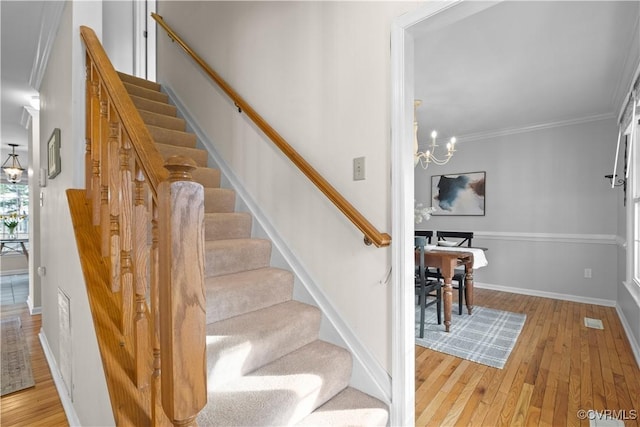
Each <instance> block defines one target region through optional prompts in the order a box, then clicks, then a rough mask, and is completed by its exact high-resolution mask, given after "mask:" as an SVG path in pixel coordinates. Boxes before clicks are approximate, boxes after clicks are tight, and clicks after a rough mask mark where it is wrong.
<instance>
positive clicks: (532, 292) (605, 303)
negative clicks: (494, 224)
mask: <svg viewBox="0 0 640 427" xmlns="http://www.w3.org/2000/svg"><path fill="white" fill-rule="evenodd" d="M473 286H474V287H476V288H481V289H491V290H493V291H501V292H509V293H512V294H521V295H531V296H534V297H543V298H552V299H559V300H563V301H573V302H580V303H583V304H594V305H602V306H605V307H615V306H616V301H615V300H608V299H601V298H588V297H581V296H577V295H569V294H560V293H556V292H547V291H537V290H533V289H525V288H513V287H511V286H501V285H492V284H490V283H480V282H474V283H473Z"/></svg>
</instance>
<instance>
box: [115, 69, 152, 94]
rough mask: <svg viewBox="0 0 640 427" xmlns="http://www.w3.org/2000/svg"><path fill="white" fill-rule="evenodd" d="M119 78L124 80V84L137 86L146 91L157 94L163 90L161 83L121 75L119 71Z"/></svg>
mask: <svg viewBox="0 0 640 427" xmlns="http://www.w3.org/2000/svg"><path fill="white" fill-rule="evenodd" d="M118 76H119V77H120V80H122V81H123V82H126V83H130V84H132V85H135V86H141V87H144V88H146V89H151V90H155V91H156V92H160V91H161V90H162V86H160V83H156V82H152V81H150V80H145V79H142V78H140V77H135V76H132V75H129V74H125V73H121V72H119V71H118Z"/></svg>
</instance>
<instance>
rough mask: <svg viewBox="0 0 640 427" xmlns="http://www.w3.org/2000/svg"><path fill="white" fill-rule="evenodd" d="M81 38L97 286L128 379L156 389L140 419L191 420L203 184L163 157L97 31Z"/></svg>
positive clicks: (199, 403) (199, 392)
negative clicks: (99, 268) (104, 296)
mask: <svg viewBox="0 0 640 427" xmlns="http://www.w3.org/2000/svg"><path fill="white" fill-rule="evenodd" d="M80 35H81V38H82V41H83V42H84V44H85V47H86V49H85V50H86V69H87V70H86V109H87V111H86V121H87V122H86V138H87V143H86V153H85V162H86V165H85V167H86V171H85V179H86V197H87V200H88V202H89V203H90V205H91V209H90V210H91V216H92V221H91V224H92V225H93V226H95V227H96V231H97V233H95V234H98V235H99V237H100V238H99V240H100V241H97V242H92V243H94V245H93V247H94V248H99V252H100V255H101V256H102V258H103V260H104V264H105V266H106V268H105V269H103V270H104V271H107V274H105V275H106V276H108V277H103V278H100V279H101V280H100V281H99V282H102V283H108V285H109V288H110V290H111V291H112V292H113V293H114V301H117V307H118V309H119V310H118V312H117V313H115V312H114V313H112V314H113V315H114V316H115V320H117V321H118V327H119V332H120V333H121V334H122V338H123V339H124V340H129V342H132V343H133V347H131V348H130V352H128V354H129V355H131V356H132V359H133V360H132V361H133V369H131V370H129V371H128V372H129V374H130V375H131V380H132V382H133V383H134V384H135V385H136V386H137V388H138V389H140V390H143V389H148V388H149V389H150V390H151V392H150V396H149V395H148V394H149V393H147V399H146V400H145V402H144V408H140V409H141V410H144V411H146V410H147V409H149V411H148V413H149V416H148V422H144V423H143V424H145V425H153V426H159V425H163V426H164V425H167V423H168V422H170V423H172V424H173V425H176V426H187V425H189V426H191V425H195V420H196V417H197V415H198V413H199V412H200V411H201V410H202V408H203V407H204V406H205V404H206V402H207V387H206V381H207V372H206V330H205V329H206V302H205V291H204V283H205V279H204V261H205V257H204V189H203V186H202V185H201V184H199V183H197V182H195V181H194V180H193V177H192V175H191V171H192V170H193V169H195V168H196V164H195V163H194V162H193V160H191V159H188V158H186V157H181V156H172V157H170V158H169V159H167V161H166V162H165V160H164V159H163V157H162V155H161V154H160V152H159V151H158V147H157V146H156V144H155V142H154V140H153V138H152V136H151V134H150V132H149V130H148V128H147V125H146V124H145V123H144V121H143V119H142V117H141V116H140V113H139V111H138V109H137V108H136V107H135V106H134V104H133V101H132V99H131V97H130V95H129V93H128V91H127V90H126V88H125V85H124V84H123V83H122V81H121V79H120V76H119V75H118V74H117V73H116V71H115V69H114V68H113V65H112V64H111V61H110V60H109V58H108V56H107V54H106V52H105V51H104V48H103V47H102V45H101V43H100V41H99V40H98V38H97V36H96V35H95V33H94V32H93V30H92V29H90V28H88V27H81V28H80ZM80 255H81V259H82V258H83V254H82V253H81V254H80ZM103 274H104V273H103ZM85 280H86V282H87V286H95V285H96V280H93V279H92V278H89V277H86V276H85ZM185 349H188V351H185ZM116 419H117V418H116ZM138 424H139V423H138Z"/></svg>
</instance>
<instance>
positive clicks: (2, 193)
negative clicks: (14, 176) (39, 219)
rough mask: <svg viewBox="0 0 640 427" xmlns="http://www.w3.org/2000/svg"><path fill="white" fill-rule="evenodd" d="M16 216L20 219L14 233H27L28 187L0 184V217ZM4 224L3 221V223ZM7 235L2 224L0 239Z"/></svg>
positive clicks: (7, 232) (6, 230) (7, 230)
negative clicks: (0, 236)
mask: <svg viewBox="0 0 640 427" xmlns="http://www.w3.org/2000/svg"><path fill="white" fill-rule="evenodd" d="M11 214H16V215H17V217H18V218H19V219H20V221H19V223H18V226H17V227H16V230H15V232H16V233H17V234H27V233H29V221H27V220H26V219H27V216H28V215H29V187H28V186H27V185H26V184H0V216H2V218H3V220H4V218H5V216H7V215H11ZM3 222H4V221H3ZM8 234H9V229H8V227H7V226H6V225H5V224H2V237H6V236H7V235H8Z"/></svg>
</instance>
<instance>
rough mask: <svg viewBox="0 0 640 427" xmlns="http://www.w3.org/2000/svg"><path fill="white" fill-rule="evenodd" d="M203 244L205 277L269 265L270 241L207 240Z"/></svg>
mask: <svg viewBox="0 0 640 427" xmlns="http://www.w3.org/2000/svg"><path fill="white" fill-rule="evenodd" d="M204 245H205V268H204V275H205V277H215V276H223V275H225V274H232V273H239V272H241V271H246V270H256V269H258V268H264V267H268V266H269V262H270V260H271V241H270V240H265V239H227V240H209V241H205V242H204Z"/></svg>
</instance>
